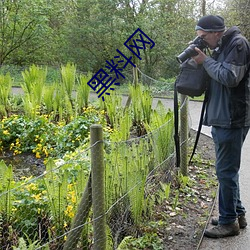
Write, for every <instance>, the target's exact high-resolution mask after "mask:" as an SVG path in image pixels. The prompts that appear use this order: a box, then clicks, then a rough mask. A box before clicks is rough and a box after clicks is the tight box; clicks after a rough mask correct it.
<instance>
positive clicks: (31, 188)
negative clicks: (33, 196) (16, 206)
mask: <svg viewBox="0 0 250 250" xmlns="http://www.w3.org/2000/svg"><path fill="white" fill-rule="evenodd" d="M26 189H27V190H28V191H35V190H37V185H36V184H35V183H30V184H29V185H27V186H26Z"/></svg>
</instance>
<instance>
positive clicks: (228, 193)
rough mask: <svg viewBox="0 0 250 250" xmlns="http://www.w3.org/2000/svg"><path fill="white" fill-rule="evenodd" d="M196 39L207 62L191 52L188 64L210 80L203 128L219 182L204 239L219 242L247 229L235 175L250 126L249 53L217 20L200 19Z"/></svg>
mask: <svg viewBox="0 0 250 250" xmlns="http://www.w3.org/2000/svg"><path fill="white" fill-rule="evenodd" d="M195 30H196V33H197V35H198V36H200V37H201V38H203V39H204V40H205V42H207V44H208V47H209V48H210V49H212V50H213V53H212V56H211V57H208V56H206V55H205V54H204V53H203V52H202V51H201V50H199V49H198V48H195V50H196V51H197V52H198V55H197V56H195V57H193V59H194V60H195V61H196V63H198V64H203V66H204V68H205V70H206V71H207V73H208V75H209V76H210V78H211V80H210V84H209V87H208V101H207V107H206V114H205V117H204V125H207V126H212V131H211V132H212V137H213V141H214V144H215V153H216V175H217V178H218V181H219V218H218V219H213V220H212V224H213V225H215V226H214V227H212V228H210V229H207V230H206V231H205V235H206V236H207V237H212V238H221V237H226V236H233V235H238V234H239V228H245V227H246V226H247V222H246V218H245V213H246V211H245V208H244V207H243V205H242V203H241V200H240V191H239V169H240V160H241V149H242V145H243V142H244V140H245V138H246V135H247V133H248V130H249V126H250V77H249V71H250V70H249V69H250V67H249V64H250V47H249V43H248V41H247V40H246V38H245V37H243V36H242V35H241V32H240V30H239V29H238V28H237V27H232V28H230V29H228V30H225V25H224V19H223V18H222V17H220V16H214V15H208V16H204V17H202V18H201V19H200V20H199V21H198V23H197V25H196V27H195Z"/></svg>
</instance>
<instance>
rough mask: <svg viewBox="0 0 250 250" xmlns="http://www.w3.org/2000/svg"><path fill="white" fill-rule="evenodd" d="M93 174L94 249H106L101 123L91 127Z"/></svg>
mask: <svg viewBox="0 0 250 250" xmlns="http://www.w3.org/2000/svg"><path fill="white" fill-rule="evenodd" d="M90 140H91V170H92V172H91V176H92V205H93V231H94V244H93V250H105V249H106V216H105V193H104V187H105V186H104V184H105V183H104V151H103V130H102V126H101V125H99V124H95V125H92V126H91V127H90Z"/></svg>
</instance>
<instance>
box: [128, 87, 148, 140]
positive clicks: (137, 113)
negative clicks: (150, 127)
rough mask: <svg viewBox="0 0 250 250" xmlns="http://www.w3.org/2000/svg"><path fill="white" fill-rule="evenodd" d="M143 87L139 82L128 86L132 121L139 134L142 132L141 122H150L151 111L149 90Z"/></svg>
mask: <svg viewBox="0 0 250 250" xmlns="http://www.w3.org/2000/svg"><path fill="white" fill-rule="evenodd" d="M143 88H144V87H143V86H142V85H141V84H137V85H130V86H129V93H130V96H131V102H132V104H131V105H132V113H133V123H134V125H135V126H136V127H137V130H138V135H139V136H140V135H143V134H144V125H143V124H144V123H148V124H149V123H150V119H151V112H152V100H153V98H152V95H151V93H150V91H149V90H147V89H143Z"/></svg>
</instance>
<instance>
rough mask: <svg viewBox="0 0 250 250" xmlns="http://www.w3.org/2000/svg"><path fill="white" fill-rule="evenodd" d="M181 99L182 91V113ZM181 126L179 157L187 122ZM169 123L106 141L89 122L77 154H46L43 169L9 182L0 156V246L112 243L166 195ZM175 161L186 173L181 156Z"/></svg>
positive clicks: (170, 166)
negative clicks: (85, 144)
mask: <svg viewBox="0 0 250 250" xmlns="http://www.w3.org/2000/svg"><path fill="white" fill-rule="evenodd" d="M186 105H187V99H186V98H184V97H182V99H181V107H180V110H183V112H184V113H182V112H181V114H182V115H181V116H183V117H184V116H187V115H186V112H187V108H186V107H187V106H186ZM185 119H186V118H185ZM181 126H184V128H183V131H184V132H181V133H180V134H181V145H182V150H183V151H182V155H184V157H186V155H187V150H186V149H183V146H184V145H186V142H187V139H186V136H187V123H185V122H181ZM173 127H174V126H173V116H171V115H169V118H168V120H167V122H166V123H164V124H163V125H161V126H159V127H158V128H157V129H152V131H151V132H150V133H147V134H145V135H144V136H141V137H136V138H133V139H129V140H124V141H117V142H114V140H113V142H111V141H109V140H106V139H105V138H103V131H102V129H101V127H100V126H98V125H94V126H92V128H91V146H90V147H89V148H87V149H86V148H84V149H82V150H79V151H78V152H76V154H77V155H78V157H75V158H74V159H78V160H74V161H72V160H71V159H70V158H68V159H67V158H66V159H63V160H62V161H58V162H54V161H53V160H51V159H49V160H48V162H47V163H46V169H44V173H43V174H42V175H40V176H37V177H29V178H24V179H23V180H22V181H21V182H20V186H18V187H15V188H13V186H14V185H13V182H15V177H14V174H13V170H12V168H11V167H7V166H6V165H5V163H4V162H1V166H0V179H1V183H0V189H1V190H2V192H1V194H0V209H1V211H3V213H1V215H0V232H1V237H0V246H1V249H64V250H67V249H94V250H102V249H119V247H120V246H121V245H124V244H125V243H126V240H129V238H130V237H132V236H135V235H136V234H137V233H138V232H137V230H138V225H140V223H141V222H142V220H146V219H149V218H152V217H153V216H154V209H153V208H154V204H155V202H159V200H160V199H163V198H166V197H164V194H163V193H165V192H166V190H163V189H162V183H167V184H169V183H170V182H171V178H172V174H173V173H174V172H175V170H176V169H175V168H174V166H175V163H174V161H175V154H174V141H173ZM181 131H182V129H181ZM181 162H183V163H184V165H182V169H184V170H183V171H184V173H185V167H186V160H185V158H184V160H183V159H182V161H181ZM166 188H167V187H166ZM165 195H166V194H165ZM141 233H142V232H141Z"/></svg>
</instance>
